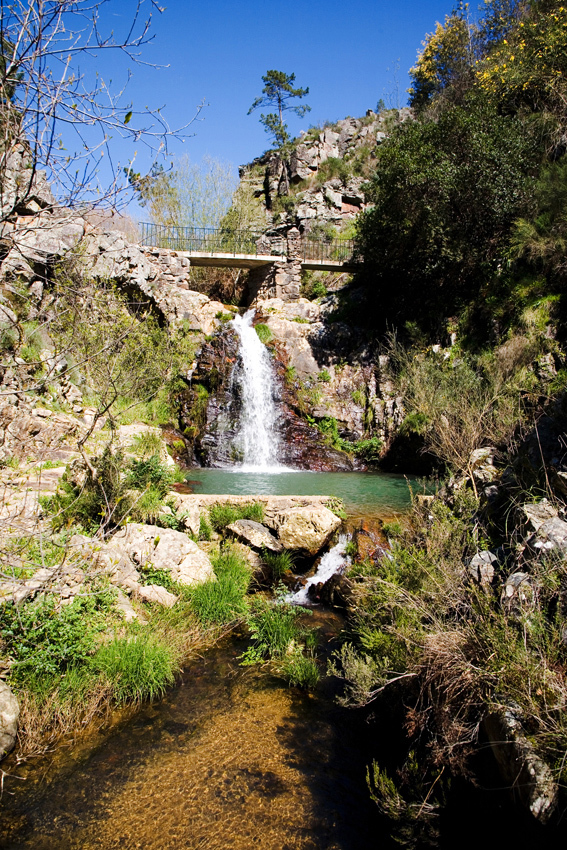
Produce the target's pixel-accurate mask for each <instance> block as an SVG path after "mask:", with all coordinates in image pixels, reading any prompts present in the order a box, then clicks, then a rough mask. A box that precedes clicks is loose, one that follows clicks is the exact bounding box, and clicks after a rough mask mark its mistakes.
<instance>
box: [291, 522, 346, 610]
mask: <svg viewBox="0 0 567 850" xmlns="http://www.w3.org/2000/svg"><path fill="white" fill-rule="evenodd" d="M348 541H349V537H348V535H347V534H341V535H339V542H338V543H337V544H336V545H335V546H333V548H332V549H329V551H328V552H325V554H324V555H323V557H322V558H321V560H320V562H319V566H318V567H317V571H316V572H315V574H314V575H312V576H311V578H309V579H307V582H306V583H305V584H304V585H303V587H302V588H301V589H300V590H298V591H297V592H296V593H290V594H288V595H287V596H286V597H285V601H286V602H291V604H292V605H309V604H311V600H310V599H309V596H308V590H309V588H310V587H311V585H312V584H319V582H326V581H328V579H330V578H331V576H333V575H335V573H338V572H342V570H343V569H344V568H345V567H346V566H348V565H349V564H350V563H351V560H350V557H349V556H348V555H347V554H346V546H347V543H348Z"/></svg>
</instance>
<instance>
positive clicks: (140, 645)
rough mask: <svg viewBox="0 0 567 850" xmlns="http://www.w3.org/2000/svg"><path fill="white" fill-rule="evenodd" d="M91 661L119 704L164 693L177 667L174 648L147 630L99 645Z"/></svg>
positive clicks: (171, 681)
mask: <svg viewBox="0 0 567 850" xmlns="http://www.w3.org/2000/svg"><path fill="white" fill-rule="evenodd" d="M92 664H93V668H94V669H95V670H97V671H98V672H100V673H102V674H104V676H106V678H107V679H108V681H109V682H110V684H111V686H112V690H113V695H114V698H115V700H116V701H117V702H118V703H119V704H123V703H126V702H132V701H133V702H141V701H142V700H145V699H155V698H156V697H160V696H163V694H164V693H165V690H166V688H167V687H168V686H169V685H172V684H173V682H174V680H175V671H176V666H177V665H176V659H175V656H174V653H173V652H172V650H171V648H170V647H168V646H166V645H165V644H164V643H161V642H160V641H158V640H157V639H156V638H155V637H154V636H152V635H151V634H147V633H145V632H140V633H139V634H137V635H130V636H127V637H116V638H114V640H113V641H111V642H110V643H108V644H105V645H104V646H101V647H100V649H99V651H98V652H97V654H96V656H95V657H94V658H93V661H92Z"/></svg>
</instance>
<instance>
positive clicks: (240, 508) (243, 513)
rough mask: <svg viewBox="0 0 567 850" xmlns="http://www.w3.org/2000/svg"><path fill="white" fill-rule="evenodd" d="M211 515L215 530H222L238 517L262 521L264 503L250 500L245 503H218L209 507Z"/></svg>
mask: <svg viewBox="0 0 567 850" xmlns="http://www.w3.org/2000/svg"><path fill="white" fill-rule="evenodd" d="M209 517H210V520H211V524H212V526H213V528H214V529H215V531H222V530H223V529H224V528H226V526H227V525H230V523H231V522H236V520H237V519H252V520H254V521H255V522H262V521H263V519H264V505H263V504H262V503H261V502H250V503H248V504H244V505H231V504H229V503H226V504H216V505H212V506H211V508H210V509H209Z"/></svg>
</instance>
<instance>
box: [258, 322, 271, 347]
mask: <svg viewBox="0 0 567 850" xmlns="http://www.w3.org/2000/svg"><path fill="white" fill-rule="evenodd" d="M254 330H255V331H256V333H257V334H258V339H259V340H260V342H261V343H263V344H264V345H266V343H267V342H270V340H271V339H273V337H274V335H273V333H272V332H271V330H270V328H269V327H268V325H263V324H261V323H260V324H258V325H254Z"/></svg>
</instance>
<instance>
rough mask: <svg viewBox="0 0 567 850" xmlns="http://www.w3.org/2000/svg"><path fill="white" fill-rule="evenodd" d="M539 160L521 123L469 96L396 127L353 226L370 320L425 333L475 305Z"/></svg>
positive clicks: (382, 148)
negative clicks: (370, 300) (432, 116)
mask: <svg viewBox="0 0 567 850" xmlns="http://www.w3.org/2000/svg"><path fill="white" fill-rule="evenodd" d="M540 158H541V154H540V151H539V148H538V143H537V141H536V140H535V139H534V136H533V135H532V134H530V133H529V132H528V131H527V129H526V127H525V126H524V125H523V124H522V123H521V121H520V120H519V119H518V118H515V117H512V116H502V115H499V114H498V112H497V110H496V109H495V108H494V107H493V106H492V105H491V104H490V103H489V102H487V100H486V98H483V97H482V96H479V95H478V94H477V93H475V92H471V93H470V94H469V95H468V96H467V98H466V102H465V103H464V105H463V106H456V105H453V106H452V107H451V108H450V109H446V110H444V111H442V112H441V114H440V116H439V117H438V119H437V120H435V121H433V120H422V121H413V122H412V121H408V122H404V123H403V124H401V125H400V126H399V127H398V128H397V129H396V130H395V131H394V132H393V133H392V135H391V136H390V138H389V139H388V140H387V141H385V142H384V143H383V144H382V145H381V146H380V149H379V160H378V167H377V170H376V173H375V176H374V177H373V179H372V180H371V182H370V183H369V184H368V186H367V199H368V200H369V201H370V202H371V204H372V205H373V206H372V207H371V208H370V209H369V210H368V211H367V212H366V213H365V214H363V215H362V216H361V217H360V219H359V224H358V246H359V250H360V252H361V254H362V255H363V256H364V258H365V270H366V271H365V274H366V280H367V284H368V287H369V291H370V292H371V293H372V294H373V297H374V299H375V302H376V310H375V319H378V317H380V319H381V320H382V321H383V322H385V323H390V324H391V323H393V324H394V325H397V326H399V325H400V324H404V323H406V322H417V323H419V324H421V326H422V327H427V326H429V327H430V328H431V327H435V326H436V325H437V324H441V325H442V324H443V320H444V319H445V318H447V317H449V316H452V315H456V314H458V312H459V311H460V310H462V309H463V308H464V307H465V306H466V305H467V304H468V303H469V302H470V300H471V299H473V298H477V297H478V295H479V293H480V292H481V291H482V288H483V287H484V286H485V285H486V283H487V282H488V281H490V280H491V278H493V277H494V275H495V274H497V271H498V267H499V264H500V262H501V258H502V256H503V254H504V253H505V252H506V250H507V244H508V238H509V234H510V230H511V227H512V224H513V221H514V220H515V219H516V218H517V217H518V216H520V215H522V214H523V213H524V212H525V211H526V210H527V209H528V207H529V199H530V196H531V192H532V190H533V185H534V175H535V173H536V172H537V167H538V165H539V162H540Z"/></svg>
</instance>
